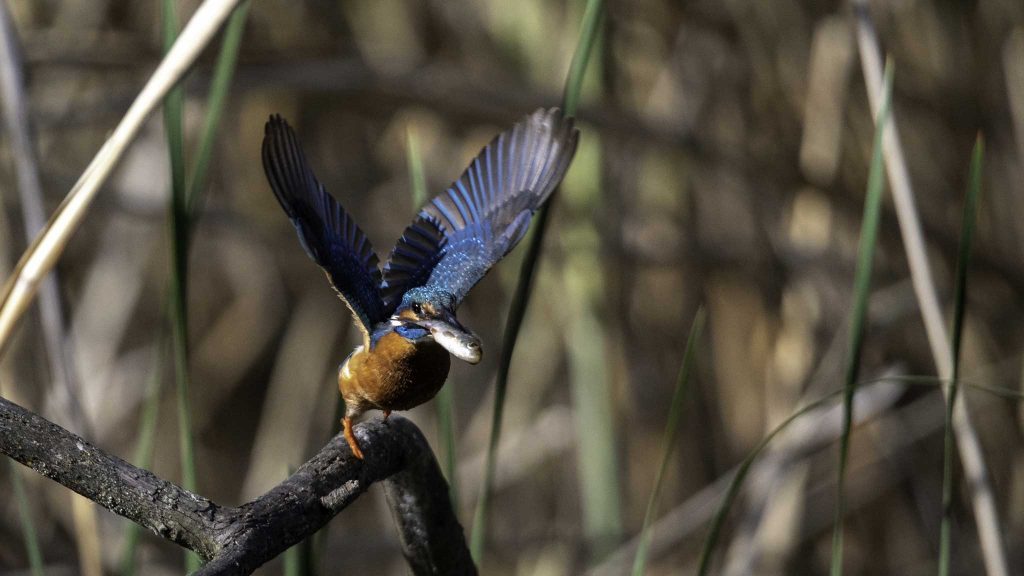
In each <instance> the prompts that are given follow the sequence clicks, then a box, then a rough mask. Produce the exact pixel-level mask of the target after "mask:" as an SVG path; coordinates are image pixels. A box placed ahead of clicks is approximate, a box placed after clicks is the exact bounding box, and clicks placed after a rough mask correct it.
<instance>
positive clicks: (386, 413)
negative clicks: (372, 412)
mask: <svg viewBox="0 0 1024 576" xmlns="http://www.w3.org/2000/svg"><path fill="white" fill-rule="evenodd" d="M388 416H391V410H385V411H384V421H385V422H387V421H388Z"/></svg>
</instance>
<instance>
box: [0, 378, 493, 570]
mask: <svg viewBox="0 0 1024 576" xmlns="http://www.w3.org/2000/svg"><path fill="white" fill-rule="evenodd" d="M356 433H357V435H358V436H359V441H360V443H361V444H362V445H363V446H369V447H371V448H372V451H367V458H366V460H358V459H356V458H355V457H354V456H352V454H351V452H350V451H349V448H348V444H347V443H346V442H345V440H344V438H343V437H341V436H340V435H339V436H337V437H335V438H334V439H332V440H331V441H330V442H329V443H328V444H327V445H326V446H325V447H324V448H323V449H321V450H320V452H319V453H318V454H317V455H316V456H314V457H313V458H312V459H310V460H309V461H308V462H306V463H305V464H303V465H302V466H300V467H299V469H298V470H297V471H296V472H295V474H293V475H292V476H291V477H290V478H288V479H287V480H285V481H284V482H282V483H281V484H279V485H277V486H276V487H274V488H272V489H271V490H270V491H268V492H267V493H266V494H264V495H263V496H260V497H259V498H257V499H255V500H253V501H251V502H249V503H247V504H243V505H242V506H240V507H238V508H232V507H226V506H219V505H217V504H216V503H214V502H212V501H210V500H208V499H206V498H203V497H202V496H199V495H198V494H194V493H192V492H189V491H187V490H183V489H181V488H179V487H177V486H175V485H174V484H171V483H170V482H167V481H166V480H162V479H160V478H158V477H156V476H155V475H153V474H152V473H150V472H148V471H146V470H143V469H141V468H136V467H135V466H132V465H131V464H128V463H127V462H125V461H123V460H121V459H120V458H117V457H116V456H113V455H111V454H108V453H106V452H104V451H103V450H100V449H98V448H96V447H95V446H92V445H90V444H89V443H88V442H86V441H85V440H83V439H82V438H80V437H78V436H76V435H74V434H72V433H71V432H68V431H67V430H65V429H63V428H61V427H60V426H57V425H56V424H53V423H51V422H49V421H47V420H45V419H44V418H42V417H40V416H38V415H36V414H33V413H32V412H29V411H28V410H25V409H24V408H21V407H20V406H18V405H16V404H14V403H12V402H10V401H8V400H6V399H3V398H0V453H3V454H6V455H8V456H10V457H11V458H13V459H14V460H17V461H18V462H21V463H22V464H25V465H26V466H28V467H30V468H32V469H33V470H35V471H36V472H39V473H40V474H43V475H45V476H47V477H49V478H51V479H53V480H55V481H57V482H59V483H61V484H63V485H64V486H67V487H68V488H71V489H72V490H75V491H76V492H78V493H79V494H82V495H83V496H85V497H87V498H89V499H91V500H93V501H95V502H96V503H98V504H100V505H101V506H103V507H105V508H107V509H109V510H111V511H112V512H114V513H116V514H119V515H121V516H124V517H125V518H128V519H129V520H132V521H134V522H138V523H139V524H141V525H143V526H144V527H146V528H148V529H150V530H152V531H154V532H155V533H157V534H158V535H160V536H162V537H164V538H165V539H167V540H170V541H171V542H174V543H176V544H179V545H181V546H185V547H187V548H189V549H191V550H194V551H196V552H197V553H199V554H200V555H202V556H203V557H204V558H205V559H207V560H208V561H209V563H208V564H207V565H206V566H204V567H203V568H202V569H201V570H199V572H197V574H203V575H212V574H249V573H251V572H252V571H253V570H255V569H256V568H257V567H259V566H260V565H262V564H263V563H265V562H267V561H268V560H270V559H272V558H274V557H275V556H277V555H278V554H280V553H281V552H283V551H284V550H286V549H288V548H289V547H291V546H293V545H294V544H296V543H298V542H300V541H301V540H302V539H304V538H306V537H307V536H309V535H311V534H313V533H314V532H316V531H317V530H319V529H320V528H321V527H322V526H323V525H324V524H326V523H327V522H328V521H329V520H330V519H331V518H333V517H334V516H335V515H336V514H338V513H339V512H341V511H342V510H344V509H345V508H346V507H347V506H348V505H349V504H351V503H352V502H353V501H354V500H355V499H356V498H358V497H359V496H360V495H361V494H362V493H363V492H365V491H366V490H367V488H369V486H370V485H371V484H373V483H374V482H378V481H383V482H384V489H385V491H386V493H387V495H388V501H389V502H390V504H391V509H392V512H393V514H394V517H395V520H396V522H397V524H398V526H399V536H400V539H401V541H402V548H403V551H404V553H405V555H406V559H407V560H408V562H409V565H410V567H411V568H412V571H413V573H414V574H418V575H419V574H476V568H475V567H474V566H473V563H472V560H471V559H470V555H469V550H468V548H467V547H466V543H465V540H464V538H463V533H462V527H461V526H460V525H459V523H458V520H457V519H456V518H455V515H454V513H453V512H452V508H451V502H450V500H449V498H448V486H447V484H446V483H445V481H444V476H443V475H442V474H441V471H440V469H439V468H438V466H437V462H436V460H434V455H433V452H431V450H430V446H429V445H428V444H427V441H426V439H425V438H424V437H423V435H422V433H421V432H420V431H419V429H418V428H416V426H415V425H414V424H412V423H411V422H409V421H408V420H406V419H404V418H401V417H398V416H393V417H391V418H390V419H389V421H388V422H387V423H386V424H385V423H384V422H382V421H380V420H373V421H370V422H366V423H363V424H359V425H358V426H356Z"/></svg>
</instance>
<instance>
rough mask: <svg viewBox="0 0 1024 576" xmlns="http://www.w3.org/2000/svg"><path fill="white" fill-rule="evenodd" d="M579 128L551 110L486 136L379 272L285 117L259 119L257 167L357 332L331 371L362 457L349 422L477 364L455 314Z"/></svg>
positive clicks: (572, 148) (561, 162) (401, 403)
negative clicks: (358, 340) (457, 366)
mask: <svg viewBox="0 0 1024 576" xmlns="http://www.w3.org/2000/svg"><path fill="white" fill-rule="evenodd" d="M578 136H579V131H578V130H577V128H576V127H575V126H574V119H573V118H572V117H571V116H567V115H565V114H563V113H562V111H561V110H559V109H558V108H549V109H544V108H540V109H538V110H536V111H535V112H533V113H532V114H529V115H527V116H524V117H523V118H521V119H520V120H519V121H518V122H516V123H515V124H514V125H513V126H512V127H511V128H509V129H507V130H505V131H504V132H502V133H500V134H498V135H497V136H496V137H494V139H493V140H492V141H491V142H490V143H489V144H488V145H487V146H485V147H484V148H483V149H482V150H481V151H480V152H479V153H478V154H477V156H476V157H475V158H474V159H473V160H472V162H471V163H470V164H469V166H468V167H467V168H466V170H465V171H464V172H463V173H462V175H461V176H460V177H459V178H458V179H457V180H455V181H454V182H453V183H452V185H451V186H450V187H448V188H447V189H446V190H445V191H444V192H443V193H441V194H439V195H438V196H436V197H434V198H432V199H431V200H430V201H429V202H427V204H426V205H425V206H424V207H423V208H422V209H421V210H420V211H419V213H418V214H416V216H415V219H414V220H413V222H412V223H411V224H409V225H408V226H407V227H406V228H405V231H404V232H403V233H402V236H401V237H400V238H399V240H398V241H397V243H396V244H395V246H394V247H393V248H392V249H391V252H390V255H389V256H388V259H387V261H386V262H385V263H384V265H383V267H380V260H379V258H378V256H377V254H376V253H375V252H374V249H373V247H372V246H371V244H370V241H369V239H368V238H367V236H366V234H365V233H364V232H363V231H362V230H361V229H360V228H359V226H358V225H357V224H356V222H355V220H354V219H353V217H352V215H351V214H350V213H349V212H348V211H346V210H345V209H344V208H343V207H342V206H341V204H339V203H338V201H337V200H336V199H335V198H334V197H333V196H332V195H331V194H330V193H328V192H327V191H326V189H325V188H324V186H323V184H321V183H320V182H319V181H318V180H317V178H316V176H315V175H314V173H313V171H312V169H311V168H310V165H309V162H308V161H307V159H306V156H305V154H304V152H303V150H302V146H301V144H300V143H299V140H298V138H297V136H296V134H295V132H294V130H292V128H291V127H290V126H289V125H288V122H287V121H286V120H284V119H283V118H282V117H281V116H280V115H277V114H275V115H272V116H271V117H270V119H269V120H268V121H267V123H266V126H265V130H264V138H263V146H262V159H263V168H264V172H265V173H266V176H267V180H268V182H269V184H270V188H271V190H272V191H273V193H274V196H275V197H276V198H277V200H278V202H279V203H280V205H281V207H282V208H283V209H284V212H285V214H286V215H287V216H288V218H289V219H290V220H291V222H292V224H293V225H294V227H295V230H296V232H297V233H298V237H299V242H300V244H301V245H302V247H303V248H304V249H305V251H306V253H307V254H308V255H309V257H310V258H311V259H312V260H313V261H314V262H315V263H316V264H317V265H319V266H320V267H321V268H322V269H323V271H324V273H325V274H326V275H327V279H328V281H329V282H330V283H331V285H332V286H333V287H334V289H335V291H336V292H337V294H338V296H339V297H340V298H341V300H342V301H343V302H344V303H345V304H346V305H347V306H348V308H349V310H350V311H351V313H352V316H353V319H354V322H355V324H356V326H358V328H359V330H360V332H361V334H362V344H360V345H359V346H357V347H356V348H355V349H354V350H353V351H352V353H351V354H349V356H348V357H347V358H346V359H345V360H344V361H343V362H342V363H341V365H340V366H339V369H338V389H339V391H340V392H341V396H342V398H343V399H344V401H345V412H344V418H343V419H342V421H341V424H342V426H343V433H344V437H345V440H346V442H347V443H348V446H349V448H350V449H351V451H352V454H353V455H354V456H355V457H356V458H359V459H360V460H362V459H363V458H364V454H363V451H362V449H361V448H360V446H359V442H358V440H357V439H356V437H355V434H354V433H353V431H352V426H353V422H354V420H355V419H356V418H358V417H359V416H361V415H362V414H363V413H365V412H367V411H369V410H374V409H376V410H381V411H383V413H384V419H385V421H386V420H387V417H388V416H389V415H390V414H391V412H392V411H395V410H409V409H411V408H414V407H416V406H418V405H420V404H423V403H424V402H427V401H428V400H430V399H431V398H433V397H434V395H435V394H437V392H438V391H439V390H440V389H441V387H442V386H443V385H444V383H445V380H446V379H447V377H448V370H449V368H450V367H451V358H450V356H455V357H456V358H458V359H460V360H462V361H465V362H467V363H469V364H477V363H478V362H480V359H481V358H482V354H483V347H482V343H481V340H480V338H479V337H478V336H477V335H476V334H475V333H473V332H472V331H470V330H469V329H467V328H466V327H465V326H463V325H462V324H461V323H460V322H459V320H458V319H457V318H456V315H455V311H456V309H457V308H458V306H459V304H460V303H461V302H462V301H463V299H464V298H465V297H466V295H467V294H468V293H469V291H470V289H471V288H472V287H473V286H474V285H476V283H477V282H479V281H480V279H482V278H483V277H484V275H486V274H487V272H488V271H489V270H490V269H491V267H493V266H494V265H495V264H497V263H498V261H499V260H501V259H502V258H503V257H504V256H505V255H506V254H508V253H509V251H511V250H512V248H514V247H515V246H516V244H517V243H518V242H519V241H520V240H522V238H523V236H524V235H525V234H526V231H527V228H528V227H529V224H530V220H531V218H532V216H533V214H534V212H536V211H537V210H538V209H539V208H540V207H541V206H542V205H543V204H544V202H545V201H547V200H548V198H549V197H550V196H551V193H552V192H553V191H554V190H555V188H556V187H557V186H558V184H559V183H560V182H561V181H562V179H563V177H564V176H565V173H566V171H567V170H568V168H569V164H570V163H571V162H572V159H573V156H574V155H575V152H576V145H577V141H578Z"/></svg>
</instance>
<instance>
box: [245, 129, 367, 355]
mask: <svg viewBox="0 0 1024 576" xmlns="http://www.w3.org/2000/svg"><path fill="white" fill-rule="evenodd" d="M263 170H264V171H265V172H266V173H267V180H269V181H270V187H271V188H272V189H273V190H274V195H275V196H277V200H278V202H280V203H281V207H282V208H284V211H285V213H286V214H288V217H289V218H291V221H292V224H294V225H295V230H296V232H298V234H299V241H300V242H301V243H302V247H303V248H305V249H306V253H307V254H309V257H310V258H312V259H313V261H314V262H316V263H317V264H319V265H320V267H321V268H323V269H324V272H326V273H327V278H328V279H329V280H330V281H331V284H332V285H334V289H335V290H337V292H338V294H339V295H340V296H341V298H342V300H344V301H345V304H347V305H348V307H349V309H351V310H352V314H353V315H354V316H355V317H356V318H358V319H359V322H360V324H361V326H360V328H361V329H362V330H363V332H364V335H365V334H368V333H370V332H372V331H373V326H374V324H376V323H377V322H380V321H381V320H384V319H385V318H387V316H386V315H385V314H384V303H383V302H382V301H381V297H380V283H381V273H380V269H379V268H378V267H377V255H376V254H374V252H373V247H372V246H371V245H370V241H369V239H367V237H366V235H365V234H363V231H362V230H360V229H359V226H357V225H356V223H355V221H354V220H352V216H350V215H349V214H348V212H346V211H345V209H344V208H342V207H341V205H340V204H338V201H337V200H335V199H334V197H333V196H331V195H330V194H329V193H328V192H327V191H326V190H324V187H323V185H322V184H320V182H318V181H317V179H316V176H314V175H313V171H312V170H310V168H309V165H308V164H307V162H306V156H305V154H303V152H302V147H301V146H300V145H299V142H298V140H297V139H296V137H295V132H293V131H292V129H291V127H290V126H288V123H287V122H285V121H284V119H282V118H281V117H280V116H278V115H276V114H275V115H273V116H271V117H270V120H269V121H268V122H267V126H266V129H265V132H264V136H263Z"/></svg>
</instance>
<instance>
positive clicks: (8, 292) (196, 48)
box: [0, 0, 239, 352]
mask: <svg viewBox="0 0 1024 576" xmlns="http://www.w3.org/2000/svg"><path fill="white" fill-rule="evenodd" d="M238 2H239V0H206V1H205V2H204V3H203V4H202V5H200V6H199V8H198V9H197V10H196V12H195V14H194V15H193V16H192V19H191V20H189V23H188V25H187V26H185V29H184V30H183V31H182V33H181V36H180V37H179V38H178V40H177V42H175V43H174V47H173V48H172V49H171V50H170V52H169V53H168V54H167V57H165V58H164V59H163V60H162V61H161V62H160V65H159V66H158V67H157V69H156V71H155V72H154V73H153V75H152V76H151V77H150V79H149V81H148V82H147V83H146V85H145V86H144V87H143V89H142V91H141V92H139V95H138V97H137V98H136V99H135V101H134V102H133V103H132V106H131V108H129V109H128V112H127V113H126V114H125V115H124V117H123V118H122V119H121V121H120V123H119V124H118V126H117V128H116V129H115V130H114V132H113V134H111V136H110V138H109V139H107V141H106V142H105V143H104V144H103V147H102V148H100V150H99V152H97V153H96V156H95V157H94V158H93V160H92V162H90V163H89V166H88V167H87V168H86V169H85V171H84V172H83V173H82V175H81V177H80V178H79V179H78V182H76V183H75V185H74V187H73V188H72V189H71V191H70V192H68V195H67V196H66V197H65V198H64V201H63V202H62V203H61V205H60V206H59V207H58V208H57V211H56V212H55V213H54V214H53V216H52V217H51V218H50V221H49V223H48V224H47V227H46V229H45V230H44V231H43V232H42V233H41V234H40V235H39V236H37V237H36V239H35V241H33V242H32V245H31V246H30V247H29V249H28V250H27V251H26V252H25V254H24V255H23V256H22V257H21V259H20V260H19V261H18V265H17V266H16V267H15V269H14V272H13V274H12V275H11V277H10V278H9V279H8V280H7V282H6V283H5V284H4V287H3V291H2V294H0V352H3V350H4V349H5V348H6V345H7V343H8V342H9V341H10V336H11V333H12V332H13V331H14V327H15V326H16V325H17V322H18V320H19V319H20V318H21V316H22V314H24V313H25V310H26V309H27V308H28V306H29V304H30V303H31V302H32V299H33V298H34V297H35V295H36V292H37V291H38V289H39V284H40V283H41V282H42V281H43V279H44V278H45V277H46V275H47V273H49V271H50V269H51V268H53V266H54V264H56V262H57V260H58V259H59V258H60V255H61V253H62V252H63V251H64V247H65V246H67V243H68V241H69V240H70V239H71V235H72V234H73V233H74V232H75V230H76V229H77V228H78V226H79V224H80V223H81V221H82V219H83V218H84V217H85V213H86V211H87V210H88V208H89V205H90V204H91V203H92V201H93V199H94V198H95V196H96V193H97V192H99V189H100V186H102V185H103V183H104V182H105V181H106V179H107V177H109V176H110V173H111V172H112V171H113V169H114V166H116V164H117V162H118V160H120V159H121V156H122V155H123V154H124V151H125V150H126V149H127V147H128V145H129V144H130V143H131V141H132V140H133V139H134V137H135V135H136V134H137V133H138V131H139V129H140V128H141V127H142V124H143V122H145V120H146V118H148V117H149V115H150V114H151V113H152V112H153V110H154V109H155V108H156V107H157V106H158V105H159V104H160V101H161V100H162V99H163V97H164V96H165V95H166V94H167V92H168V91H170V90H171V88H173V87H174V86H175V85H176V84H177V82H178V81H179V80H180V79H181V78H182V76H184V75H185V73H186V72H187V71H188V69H189V67H191V65H192V63H193V62H195V60H196V58H198V57H199V54H200V53H202V51H203V49H204V48H205V47H206V45H207V44H208V43H209V42H210V40H212V39H213V36H214V35H215V34H216V32H217V30H218V29H219V28H220V26H221V24H223V23H224V21H225V20H226V19H227V17H228V15H229V14H230V13H231V11H232V10H233V9H234V8H235V6H236V5H237V4H238Z"/></svg>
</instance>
